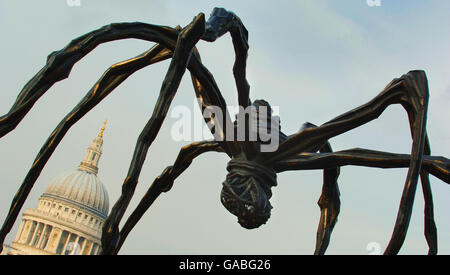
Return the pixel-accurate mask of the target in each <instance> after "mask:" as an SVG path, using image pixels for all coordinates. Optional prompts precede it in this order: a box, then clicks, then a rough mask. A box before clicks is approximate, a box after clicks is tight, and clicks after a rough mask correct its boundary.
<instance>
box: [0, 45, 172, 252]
mask: <svg viewBox="0 0 450 275" xmlns="http://www.w3.org/2000/svg"><path fill="white" fill-rule="evenodd" d="M171 56H172V52H171V51H168V50H167V49H165V48H164V47H163V46H161V45H159V44H158V45H155V46H154V47H152V48H151V49H150V50H148V51H146V52H145V53H143V54H141V55H139V56H137V57H135V58H132V59H129V60H126V61H123V62H120V63H117V64H115V65H112V66H111V67H110V68H109V69H108V70H106V71H105V73H104V74H103V76H102V77H101V78H100V79H99V80H98V81H97V83H96V84H95V85H94V86H93V87H92V88H91V89H90V90H89V92H88V93H87V94H86V95H85V96H84V98H83V99H82V100H81V101H80V102H79V103H78V104H77V105H76V106H75V108H74V109H72V111H71V112H70V113H69V114H68V115H66V117H64V119H63V120H61V122H60V123H59V124H58V126H57V127H56V128H55V130H54V131H53V132H52V134H51V135H50V136H49V138H48V139H47V141H46V142H45V143H44V145H43V146H42V147H41V150H40V151H39V153H38V155H37V156H36V158H35V160H34V162H33V166H32V167H31V168H30V170H29V171H28V173H27V175H26V177H25V179H24V180H23V182H22V184H21V186H20V187H19V190H18V191H17V193H16V195H15V196H14V199H13V201H12V203H11V208H10V210H9V212H8V215H7V217H6V219H5V221H4V223H3V226H2V228H1V231H0V243H3V241H4V239H5V237H6V235H7V234H8V233H9V231H10V230H11V228H12V226H13V225H14V222H15V221H16V219H17V216H18V215H19V212H20V210H21V208H22V206H23V204H24V203H25V200H26V198H27V197H28V194H29V193H30V191H31V189H32V187H33V185H34V183H35V182H36V180H37V178H38V177H39V174H40V173H41V171H42V170H43V169H44V166H45V164H46V163H47V161H48V160H49V158H50V157H51V155H52V154H53V152H54V151H55V149H56V147H57V146H58V144H59V143H60V142H61V140H62V139H63V137H64V135H65V134H66V133H67V131H68V130H69V129H70V127H71V126H72V125H74V124H75V123H76V122H77V121H78V120H79V119H81V118H82V117H83V116H84V115H85V114H86V113H87V112H89V111H90V110H91V109H92V108H94V107H95V106H96V105H97V104H99V103H100V102H101V101H102V100H103V99H104V98H105V97H106V96H108V95H109V94H110V93H111V92H112V91H113V90H114V89H115V88H116V87H117V86H119V85H120V84H121V83H122V82H123V81H124V80H125V79H127V78H128V77H129V76H130V75H131V74H133V73H134V72H136V71H138V70H139V69H142V68H144V67H146V66H148V65H151V64H154V63H156V62H159V61H162V60H165V59H167V58H170V57H171ZM0 249H1V247H0Z"/></svg>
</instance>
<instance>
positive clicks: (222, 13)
mask: <svg viewBox="0 0 450 275" xmlns="http://www.w3.org/2000/svg"><path fill="white" fill-rule="evenodd" d="M227 32H229V33H230V35H231V39H232V42H233V48H234V52H235V60H234V65H233V76H234V79H235V83H236V88H237V93H238V104H239V107H242V109H245V108H246V107H248V106H249V105H250V104H251V100H250V98H249V96H250V85H249V84H248V81H247V78H246V68H247V57H248V49H249V45H248V31H247V29H246V28H245V26H244V24H243V23H242V21H241V19H240V18H239V17H238V16H237V15H236V14H234V13H233V12H231V11H227V10H225V9H224V8H214V9H213V11H212V13H211V16H210V18H209V19H208V21H207V22H206V30H205V35H204V36H203V37H202V39H203V40H206V41H209V42H213V41H215V40H216V39H217V38H219V37H220V36H222V35H224V34H225V33H227ZM248 123H249V122H248V120H247V121H246V125H248ZM240 144H242V145H241V146H242V150H244V151H245V153H246V155H247V156H248V157H250V158H251V156H255V155H256V154H257V153H258V150H257V149H256V147H255V145H254V143H252V142H249V141H248V140H247V139H246V140H245V141H243V142H242V143H240Z"/></svg>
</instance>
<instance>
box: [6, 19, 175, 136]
mask: <svg viewBox="0 0 450 275" xmlns="http://www.w3.org/2000/svg"><path fill="white" fill-rule="evenodd" d="M177 35H178V32H177V31H176V30H175V29H173V28H170V27H163V26H157V25H151V24H144V23H140V22H133V23H113V24H110V25H107V26H104V27H102V28H100V29H98V30H94V31H92V32H89V33H87V34H85V35H83V36H80V37H78V38H76V39H74V40H72V41H71V42H70V43H69V44H68V45H67V46H66V47H64V48H63V49H61V50H59V51H55V52H53V53H51V54H50V55H49V56H48V57H47V63H46V65H45V66H44V67H43V68H42V69H41V70H40V71H39V72H38V73H37V74H36V75H35V76H34V77H33V78H32V79H31V80H30V81H28V83H27V84H26V85H25V86H24V87H23V89H22V91H21V92H20V93H19V95H18V96H17V99H16V101H15V102H14V104H13V106H12V107H11V109H10V110H9V112H8V113H7V114H5V115H3V116H1V117H0V137H2V136H4V135H6V134H7V133H9V132H10V131H12V130H13V129H14V128H15V127H16V126H17V125H18V124H19V123H20V121H21V120H22V119H23V118H24V117H25V115H26V114H27V113H28V112H29V111H30V110H31V108H32V107H33V105H34V104H35V103H36V101H37V100H39V98H40V97H41V96H42V95H43V94H45V92H46V91H47V90H48V89H49V88H50V87H51V86H53V84H55V83H56V82H58V81H60V80H63V79H65V78H67V77H68V76H69V74H70V71H71V70H72V67H73V66H74V65H75V63H76V62H78V61H79V60H81V59H82V58H83V57H85V56H86V55H87V54H88V53H90V52H91V51H92V50H94V49H95V48H96V47H97V46H98V45H100V44H102V43H106V42H110V41H114V40H120V39H129V38H135V39H141V40H147V41H152V42H158V43H161V44H162V45H163V46H165V47H166V48H168V49H173V47H174V46H175V42H174V41H176V39H177Z"/></svg>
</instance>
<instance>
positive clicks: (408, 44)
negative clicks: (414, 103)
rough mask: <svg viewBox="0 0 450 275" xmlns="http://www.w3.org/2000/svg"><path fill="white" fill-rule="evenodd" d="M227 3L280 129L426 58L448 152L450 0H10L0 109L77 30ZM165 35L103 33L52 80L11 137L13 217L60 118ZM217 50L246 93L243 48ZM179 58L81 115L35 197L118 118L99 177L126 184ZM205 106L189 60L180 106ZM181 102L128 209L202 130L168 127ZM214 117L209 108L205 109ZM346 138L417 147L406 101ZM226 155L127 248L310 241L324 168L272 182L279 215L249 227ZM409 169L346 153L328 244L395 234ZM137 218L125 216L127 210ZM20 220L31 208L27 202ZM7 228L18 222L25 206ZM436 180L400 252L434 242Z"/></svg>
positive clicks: (215, 158) (438, 139)
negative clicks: (428, 223) (176, 136)
mask: <svg viewBox="0 0 450 275" xmlns="http://www.w3.org/2000/svg"><path fill="white" fill-rule="evenodd" d="M215 6H220V7H224V8H226V9H229V10H232V11H233V12H235V13H236V14H237V15H238V16H239V17H240V18H241V20H242V21H243V23H244V24H245V26H246V27H247V29H248V31H249V45H250V50H249V57H248V67H247V78H248V81H249V83H250V86H251V88H250V89H251V90H250V96H251V98H252V99H260V98H261V99H265V100H267V101H268V102H270V103H271V105H273V106H278V107H279V110H280V116H281V126H282V131H283V132H285V133H286V134H292V133H294V132H296V131H297V130H298V129H299V128H300V126H301V125H302V124H303V123H304V122H306V121H309V122H312V123H314V124H322V123H324V122H326V121H328V120H330V119H332V118H334V117H335V116H337V115H339V114H341V113H344V112H346V111H349V110H351V109H352V108H355V107H357V106H359V105H362V104H364V103H366V102H367V101H369V100H370V99H372V98H373V97H375V96H376V95H377V94H378V93H379V92H380V91H381V90H382V89H383V88H384V87H385V86H386V84H387V83H389V82H390V81H391V80H392V79H393V78H395V77H399V76H401V75H402V74H404V73H406V72H408V71H409V70H413V69H423V70H425V71H426V73H427V75H428V79H429V88H430V105H429V114H428V125H427V127H428V134H429V137H430V143H431V149H432V153H433V155H436V156H445V157H447V158H449V157H450V129H449V128H448V127H447V126H448V121H449V119H450V112H449V110H448V106H449V104H450V79H449V77H448V76H449V74H450V51H449V50H448V49H449V48H450V29H449V28H448V26H450V18H449V17H448V12H449V11H450V3H449V2H448V1H442V0H429V1H419V0H414V1H412V0H396V1H393V0H390V1H389V0H381V6H379V7H369V6H368V5H367V4H366V0H351V1H332V0H303V1H287V0H286V1H226V2H225V1H200V0H197V1H194V0H191V1H172V0H164V1H162V0H152V1H144V0H142V1H141V0H139V1H118V0H115V1H103V0H95V1H94V0H90V1H87V0H81V5H80V6H78V7H70V6H68V5H67V3H66V0H46V1H25V0H0V24H1V26H2V38H3V39H2V43H1V44H0V59H1V60H2V65H1V66H0V76H1V88H2V92H1V93H0V114H5V113H6V112H7V111H8V110H9V108H10V107H11V105H12V104H13V102H14V100H15V98H16V97H17V95H18V93H19V92H20V90H21V88H22V87H23V86H24V85H25V84H26V82H27V81H28V80H29V79H30V78H31V77H32V76H33V75H34V74H36V73H37V72H38V71H39V70H40V69H41V68H42V67H43V66H44V65H45V61H46V57H47V55H48V54H50V53H51V52H52V51H54V50H59V49H61V48H63V47H64V46H65V45H67V44H68V43H69V42H70V41H71V40H72V39H74V38H76V37H78V36H80V35H83V34H85V33H87V32H90V31H92V30H94V29H97V28H100V27H102V26H104V25H107V24H109V23H112V22H132V21H140V22H145V23H152V24H158V25H167V26H172V27H174V26H176V25H181V26H185V25H187V24H188V23H189V22H190V21H191V20H192V18H193V17H194V16H195V15H197V14H198V13H199V12H203V13H205V14H206V16H207V17H208V15H209V13H210V12H211V11H212V9H213V8H214V7H215ZM151 46H152V43H149V42H145V41H138V40H122V41H117V42H112V43H108V44H103V45H101V46H99V47H98V48H97V49H95V50H94V51H93V52H91V53H90V54H89V55H88V56H87V57H85V58H84V59H83V60H81V61H80V62H78V63H77V64H76V65H75V66H74V68H73V70H72V73H71V75H70V77H69V79H67V80H64V81H61V82H59V83H57V84H55V85H54V86H53V87H52V88H51V89H50V90H49V91H48V92H47V93H46V94H45V95H44V96H43V97H42V98H41V99H40V100H39V101H38V103H37V104H35V106H34V107H33V109H32V110H31V111H30V112H29V114H28V115H27V116H26V117H25V118H24V119H23V121H22V122H21V124H20V125H19V126H18V127H17V128H16V129H15V130H14V131H13V132H11V133H9V134H8V135H6V136H5V137H3V138H2V139H1V140H0V152H1V153H0V167H1V175H2V191H1V192H0V209H1V210H0V221H1V222H2V223H3V220H4V218H5V216H6V213H7V211H8V209H9V207H10V204H11V200H12V198H13V196H14V194H15V192H16V191H17V188H18V187H19V185H20V184H21V182H22V180H23V179H24V177H25V175H26V173H27V171H28V169H29V168H30V167H31V164H32V162H33V160H34V158H35V156H36V154H37V153H38V151H39V150H40V147H41V146H42V144H43V143H44V142H45V140H46V139H47V138H48V136H49V135H50V133H51V132H52V131H53V129H54V128H55V127H56V125H57V124H58V123H59V121H60V120H61V119H62V118H63V117H64V116H65V114H67V113H68V112H69V111H70V110H71V109H72V108H73V106H75V105H76V103H78V101H79V100H80V99H81V98H82V97H83V96H84V95H85V94H86V93H87V91H88V90H89V89H90V88H91V87H92V85H93V84H94V83H95V81H96V80H97V79H98V78H99V77H100V76H101V75H102V74H103V72H104V71H105V70H106V69H107V68H108V67H109V66H110V65H112V64H114V63H116V62H119V61H123V60H126V59H128V58H131V57H134V56H136V55H138V54H140V53H142V52H144V51H145V50H147V49H149V48H150V47H151ZM198 49H199V51H200V54H201V56H202V60H203V62H204V64H205V65H206V66H207V67H208V69H209V70H210V71H211V72H212V73H213V75H214V77H215V79H216V81H217V83H218V85H219V87H220V88H221V91H222V92H223V95H224V97H225V99H226V101H227V103H228V104H230V105H236V104H237V96H236V88H235V86H234V79H233V74H232V66H233V61H234V51H233V46H232V43H231V39H230V36H229V34H227V35H225V36H224V37H222V38H220V39H219V40H218V41H216V42H214V43H208V42H205V41H200V42H199V44H198ZM168 64H169V63H168V62H167V61H166V62H163V63H161V64H156V65H153V66H151V67H148V68H145V69H142V70H141V71H139V72H137V73H135V74H134V75H133V76H131V77H130V78H129V79H128V80H126V81H125V82H124V83H123V84H122V85H121V86H119V87H118V88H117V89H116V90H115V91H114V92H113V93H112V94H111V95H110V96H108V97H107V98H106V99H105V100H104V101H103V102H102V103H101V104H100V105H98V106H97V107H96V108H95V109H94V110H92V111H91V112H89V113H88V114H87V115H86V116H85V117H83V118H82V119H81V120H80V121H79V122H78V123H77V124H76V125H74V126H73V127H72V128H71V129H70V131H69V132H68V133H67V135H66V136H65V138H64V139H63V140H62V142H61V143H60V145H59V146H58V148H57V150H56V151H55V153H54V154H53V156H52V158H51V159H50V160H49V161H48V163H47V165H46V167H45V168H44V170H43V171H42V173H41V175H40V177H39V179H38V181H37V182H36V184H35V186H34V187H33V190H32V191H31V194H30V196H29V197H28V200H27V202H26V203H25V205H24V208H23V210H24V209H26V208H34V207H36V205H37V200H38V198H39V196H40V195H41V194H42V193H43V192H44V190H45V188H46V186H47V185H49V184H50V182H51V180H52V179H53V178H55V177H56V176H57V175H59V174H61V173H62V172H65V171H67V170H71V169H75V168H76V167H77V165H78V164H79V162H80V161H81V160H82V158H83V156H84V154H85V150H86V148H87V147H88V146H89V145H90V144H91V142H92V140H93V138H94V137H95V136H96V135H97V133H98V131H99V129H100V127H101V125H102V123H103V121H104V120H105V119H108V125H107V127H106V130H105V134H104V139H105V141H104V146H103V152H104V153H103V156H102V159H101V160H100V165H99V168H100V171H99V178H100V179H101V181H102V182H103V183H104V185H105V186H106V188H107V189H108V192H109V198H110V207H112V205H113V204H114V202H115V201H116V200H117V198H118V196H119V194H120V190H121V184H122V183H123V180H124V179H125V176H126V173H127V170H128V167H129V163H130V160H131V156H132V154H133V150H134V146H135V144H136V139H137V137H138V135H139V133H140V132H141V130H142V128H143V127H144V125H145V123H146V122H147V120H148V118H149V117H150V115H151V113H152V111H153V107H154V104H155V101H156V98H157V96H158V92H159V89H160V87H161V83H162V79H163V78H164V75H165V73H166V70H167V68H168ZM176 106H186V107H188V108H189V109H191V110H192V112H194V108H198V107H197V106H196V105H194V92H193V88H192V84H191V81H190V77H189V75H188V74H186V75H185V76H184V78H183V81H182V83H181V85H180V88H179V91H178V94H177V95H176V97H175V99H174V101H173V103H172V106H171V111H172V110H173V109H174V108H175V107H176ZM171 111H169V115H168V118H167V120H166V121H165V122H164V124H163V127H162V129H161V131H160V133H159V135H158V137H157V139H156V140H155V142H154V143H153V145H152V147H151V149H150V150H149V153H148V155H147V159H146V162H145V165H144V168H143V171H142V173H141V177H140V181H139V185H138V187H137V189H136V192H135V195H134V198H133V201H132V203H131V204H130V206H129V208H128V209H129V210H128V211H127V213H126V214H125V218H126V217H127V216H128V215H129V214H130V212H131V211H132V209H134V207H135V206H136V204H137V203H138V202H139V200H140V198H141V197H142V195H143V194H144V193H145V191H146V190H147V188H148V186H149V185H150V184H151V183H152V182H153V179H154V178H155V177H156V176H158V175H159V174H160V173H161V171H162V170H163V169H164V168H165V167H166V166H168V165H171V164H172V163H173V161H174V160H175V158H176V156H177V154H178V151H179V148H181V147H182V146H183V145H186V144H188V143H189V142H177V141H174V140H173V139H172V137H171V135H170V132H171V127H172V126H173V124H174V123H175V121H176V119H174V118H171V117H170V114H171ZM195 119H196V120H198V121H201V117H199V116H198V117H196V118H195ZM330 142H331V145H332V146H333V149H334V150H344V149H350V148H355V147H362V148H367V149H373V150H382V151H390V152H396V153H409V152H410V150H411V137H410V133H409V125H408V121H407V116H406V113H405V112H404V111H403V109H402V108H401V107H400V106H392V107H390V108H388V110H387V111H386V112H385V113H384V114H383V115H382V116H381V117H380V118H379V119H377V120H376V121H373V122H371V123H369V124H367V125H365V126H363V127H360V128H358V129H356V130H353V131H351V132H349V133H346V134H344V135H341V136H339V137H336V138H333V139H332V140H331V141H330ZM228 160H229V159H228V157H226V155H224V154H218V153H208V154H205V155H203V156H201V157H199V158H198V159H196V160H195V161H194V162H193V164H192V165H191V167H190V168H189V169H188V171H187V172H185V174H183V175H182V176H181V177H179V178H178V180H177V181H176V182H175V185H174V187H173V189H172V190H171V191H170V192H169V193H166V194H163V195H161V196H160V198H159V199H158V200H157V201H156V202H155V203H154V205H153V206H152V207H151V208H150V210H149V211H148V212H147V213H146V215H145V216H144V217H143V219H142V220H141V222H140V223H139V224H138V225H137V226H136V227H135V229H134V230H133V231H132V233H131V234H130V235H129V237H128V239H127V241H126V242H125V244H124V246H123V248H122V250H121V252H120V253H121V254H312V253H313V251H314V247H315V238H316V229H317V224H318V221H319V216H320V211H319V207H318V206H317V200H318V199H319V196H320V192H321V185H322V172H321V171H302V172H286V173H282V174H279V175H278V186H277V187H275V188H273V190H272V191H273V197H272V199H271V203H272V205H273V207H274V209H273V210H272V217H271V218H270V220H269V222H268V223H267V224H266V225H263V226H261V227H260V228H258V229H254V230H247V229H244V228H241V227H240V226H239V224H238V223H237V219H236V217H234V216H233V215H231V214H230V213H229V212H228V211H227V210H226V209H225V208H224V207H223V206H222V205H221V203H220V200H219V194H220V190H221V186H222V185H221V183H222V181H223V180H224V179H225V175H226V169H225V167H226V163H227V162H228ZM406 171H407V169H395V170H383V169H374V168H362V167H343V168H342V169H341V176H340V177H339V187H340V191H341V202H342V205H341V214H340V216H339V220H338V223H337V225H336V227H335V229H334V232H333V235H332V239H331V242H330V245H329V248H328V251H327V253H328V254H369V251H367V250H366V246H367V245H368V244H369V243H371V242H377V243H379V244H380V246H381V249H382V250H384V248H385V247H386V245H387V243H388V242H389V239H390V237H391V234H392V230H393V227H394V223H395V218H396V216H397V211H398V205H399V202H400V197H401V192H402V190H403V185H404V181H405V178H406ZM431 184H432V190H433V196H434V204H435V218H436V223H437V228H438V241H439V253H440V254H450V234H448V232H450V212H449V209H450V200H449V199H448V198H449V195H450V188H449V186H448V184H445V183H444V182H442V181H440V180H438V179H436V178H434V177H433V176H431ZM125 218H124V220H123V221H125ZM19 220H20V218H19ZM19 220H18V221H17V222H16V225H15V226H14V228H13V230H12V231H11V233H10V234H9V236H8V238H7V241H6V242H7V243H10V242H11V241H12V240H13V238H14V237H15V234H16V231H17V228H18V225H19V223H20V221H19ZM427 251H428V248H427V244H426V241H425V237H424V235H423V195H422V190H421V188H420V184H419V187H418V189H417V193H416V200H415V204H414V212H413V216H412V219H411V223H410V227H409V231H408V235H407V237H406V241H405V243H404V245H403V247H402V250H401V253H402V254H426V253H427Z"/></svg>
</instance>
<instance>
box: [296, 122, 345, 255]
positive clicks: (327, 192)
mask: <svg viewBox="0 0 450 275" xmlns="http://www.w3.org/2000/svg"><path fill="white" fill-rule="evenodd" d="M307 128H317V126H316V125H314V124H312V123H309V122H307V123H304V124H303V126H302V127H301V129H300V131H302V130H304V129H307ZM307 151H308V152H311V153H315V152H317V151H319V152H320V153H332V152H333V149H332V148H331V145H330V143H329V142H328V141H326V143H325V144H323V145H319V146H315V147H314V148H311V149H309V150H307ZM339 173H340V167H339V166H337V167H331V168H325V169H323V186H322V194H321V195H320V198H319V201H318V202H317V204H318V205H319V207H320V220H319V226H318V228H317V238H316V248H315V251H314V254H315V255H322V254H324V253H325V251H326V249H327V247H328V244H329V243H330V237H331V233H332V231H333V229H334V226H335V225H336V222H337V217H338V215H339V212H340V209H341V201H340V199H339V196H340V192H339V186H338V183H337V178H338V177H339Z"/></svg>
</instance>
